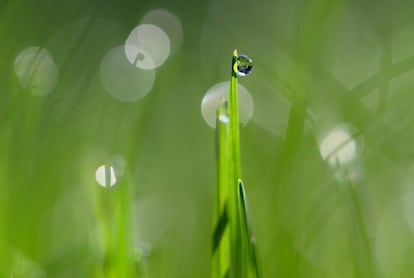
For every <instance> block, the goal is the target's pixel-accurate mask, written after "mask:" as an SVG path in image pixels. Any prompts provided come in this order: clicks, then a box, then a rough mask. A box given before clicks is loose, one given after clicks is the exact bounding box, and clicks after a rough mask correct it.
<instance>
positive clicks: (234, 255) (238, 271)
mask: <svg viewBox="0 0 414 278" xmlns="http://www.w3.org/2000/svg"><path fill="white" fill-rule="evenodd" d="M238 58H239V56H238V54H237V50H234V52H233V57H232V74H231V81H230V90H229V96H228V101H227V102H226V101H225V100H224V99H220V100H219V104H218V107H217V124H216V136H217V138H216V140H217V199H216V207H215V209H216V213H215V215H214V218H215V220H214V234H213V266H212V277H214V278H222V277H232V278H243V277H248V278H250V277H259V275H258V268H257V260H256V255H255V246H254V244H252V242H251V240H250V238H252V237H251V236H252V233H251V229H250V228H249V225H250V224H249V222H248V218H247V212H246V209H247V208H246V202H245V193H244V188H243V185H242V183H241V167H240V138H239V112H238V99H237V97H238V92H237V76H238V73H237V70H238V68H237V67H238ZM240 185H241V186H240ZM240 188H241V189H240Z"/></svg>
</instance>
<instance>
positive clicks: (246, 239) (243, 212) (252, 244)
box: [238, 179, 260, 278]
mask: <svg viewBox="0 0 414 278" xmlns="http://www.w3.org/2000/svg"><path fill="white" fill-rule="evenodd" d="M238 184H239V186H238V189H239V212H240V223H241V228H242V230H241V233H242V240H243V258H244V259H245V265H246V267H245V268H246V273H247V277H252V278H253V277H254V278H257V277H260V275H259V264H258V259H257V254H256V237H255V235H254V233H253V228H252V224H251V222H250V216H249V208H248V203H247V198H246V192H245V190H244V186H243V182H242V180H240V179H239V183H238Z"/></svg>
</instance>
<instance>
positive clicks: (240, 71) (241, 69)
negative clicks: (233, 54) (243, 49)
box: [236, 55, 253, 76]
mask: <svg viewBox="0 0 414 278" xmlns="http://www.w3.org/2000/svg"><path fill="white" fill-rule="evenodd" d="M252 69H253V61H252V59H250V58H249V57H248V56H247V55H238V56H237V58H236V73H237V75H238V76H246V75H249V74H250V73H251V72H252Z"/></svg>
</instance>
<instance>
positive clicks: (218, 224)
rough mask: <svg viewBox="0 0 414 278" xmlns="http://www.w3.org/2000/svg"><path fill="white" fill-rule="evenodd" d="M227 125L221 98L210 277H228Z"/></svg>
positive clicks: (217, 128) (217, 125)
mask: <svg viewBox="0 0 414 278" xmlns="http://www.w3.org/2000/svg"><path fill="white" fill-rule="evenodd" d="M228 138H229V124H228V114H227V101H226V100H225V99H224V98H222V99H220V100H219V104H218V107H217V122H216V145H217V146H216V147H217V192H216V207H215V210H216V212H215V215H214V218H215V220H214V233H213V251H212V252H213V254H212V255H213V265H212V277H215V278H216V277H217V278H219V277H220V278H221V277H228V275H229V271H230V224H229V216H228V199H229V190H230V188H229V185H230V183H229V166H230V165H229V161H230V159H229V152H228V150H229V149H228Z"/></svg>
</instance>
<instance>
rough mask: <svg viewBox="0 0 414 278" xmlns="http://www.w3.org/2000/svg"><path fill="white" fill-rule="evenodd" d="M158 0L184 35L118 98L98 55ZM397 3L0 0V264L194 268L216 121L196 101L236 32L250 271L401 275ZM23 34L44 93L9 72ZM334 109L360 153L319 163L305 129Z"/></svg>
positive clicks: (403, 114) (21, 269) (406, 119)
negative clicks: (45, 61) (138, 89)
mask: <svg viewBox="0 0 414 278" xmlns="http://www.w3.org/2000/svg"><path fill="white" fill-rule="evenodd" d="M160 8H161V9H167V10H168V11H170V12H171V13H173V14H174V15H175V16H177V18H178V19H179V20H180V22H181V24H182V28H183V44H182V47H181V48H180V49H179V51H178V52H177V53H176V54H175V55H173V56H171V57H169V58H168V60H167V61H166V62H165V64H163V65H162V66H161V67H159V68H157V69H156V77H155V83H154V87H153V88H152V90H151V91H150V93H149V94H148V95H147V96H145V97H144V98H142V99H141V100H138V101H136V102H121V101H118V100H116V99H115V98H113V97H112V96H110V95H109V94H108V93H107V92H106V91H105V89H104V88H103V87H102V85H101V83H100V79H99V66H100V63H101V61H102V59H103V57H104V56H105V54H106V53H107V52H108V51H109V50H110V49H112V48H114V47H116V46H119V45H122V44H124V43H125V40H126V38H127V37H128V35H129V33H130V32H131V30H132V29H133V28H134V27H135V26H137V25H138V24H139V22H140V20H141V18H142V17H143V16H144V15H145V14H146V13H147V12H149V11H151V10H152V9H160ZM413 11H414V4H412V3H411V2H409V1H345V0H343V1H328V0H313V1H271V0H267V1H245V0H239V1H233V0H220V1H219V0H216V1H214V0H212V1H184V0H178V1H162V0H160V1H109V0H108V1H80V0H75V1H46V0H39V1H20V0H18V1H5V0H2V1H0V276H1V277H131V276H134V275H137V276H139V277H177V278H185V277H189V278H190V277H191V278H193V277H197V278H198V277H209V275H210V264H211V262H210V251H211V236H212V235H211V233H212V216H213V208H214V200H215V197H214V196H215V195H214V193H215V182H216V174H215V171H216V170H215V134H214V129H212V128H210V127H209V126H208V125H207V124H205V122H204V120H203V118H202V116H201V110H200V106H201V100H202V98H203V96H204V94H205V93H206V91H207V90H208V89H209V88H210V87H212V86H213V85H215V84H216V83H219V82H222V81H226V80H229V79H230V62H231V54H232V51H233V49H235V48H237V49H238V50H239V53H244V54H247V55H249V56H250V57H251V58H252V59H253V61H254V70H253V73H252V74H251V75H250V76H248V77H244V78H239V79H240V80H239V82H240V83H241V84H243V85H244V86H245V87H246V88H247V89H248V90H249V92H250V93H251V94H252V96H253V99H254V106H255V108H254V116H253V119H252V120H251V121H250V122H249V123H248V124H247V125H246V126H245V127H243V128H242V129H241V158H242V170H243V176H244V183H245V187H246V191H247V196H248V199H249V203H250V212H251V218H252V222H253V225H254V229H255V233H256V237H257V245H258V250H259V257H260V261H261V268H262V272H263V277H269V278H270V277H272V278H273V277H284V278H286V277H289V278H293V277H318V278H319V277H413V275H414V264H413V263H412V262H413V261H414V237H413V232H414V214H413V213H414V205H412V203H413V202H414V188H413V178H414V160H413V158H414V156H413V155H414V147H413V146H414V145H413V139H414V126H413V119H414V114H413V113H412V108H411V107H412V105H413V104H414V97H413V94H412V88H413V87H414V72H413V70H412V69H414V20H413ZM78 20H82V21H81V22H82V24H83V25H82V24H81V25H80V27H79V28H77V29H76V28H75V29H74V30H68V29H67V27H68V26H71V24H73V22H77V21H78ZM31 46H40V47H42V48H45V49H47V50H48V51H49V52H50V54H51V55H52V56H53V58H54V61H55V63H56V65H57V67H58V70H59V79H58V83H57V87H56V88H55V89H54V90H53V92H51V93H50V94H48V95H47V96H35V95H32V94H31V93H30V90H28V89H27V88H23V87H22V86H21V84H20V83H19V79H18V77H17V76H16V73H15V69H14V63H15V59H16V57H17V55H18V54H19V53H20V52H21V51H22V50H24V49H26V48H27V47H31ZM343 123H346V124H348V125H349V126H352V129H353V130H355V131H356V132H355V133H354V134H352V136H353V137H352V138H353V139H352V140H353V142H354V143H355V144H357V146H358V154H357V157H355V158H354V159H353V160H352V161H351V162H350V163H337V164H336V165H334V166H331V165H330V164H329V163H328V161H325V160H324V159H323V157H322V156H321V154H320V143H321V141H323V140H322V139H323V138H324V134H327V133H329V131H330V130H332V128H334V127H335V126H337V125H338V124H343ZM345 145H346V144H345ZM342 147H343V146H342ZM337 148H338V149H341V146H337ZM335 151H338V150H335ZM335 151H334V153H333V154H332V155H333V156H335ZM338 152H339V151H338ZM119 158H122V163H121V164H123V167H122V168H123V171H122V173H120V174H119V176H118V177H117V183H116V185H115V186H113V187H106V188H104V187H101V186H99V185H98V184H97V182H96V180H95V172H96V169H97V168H98V167H99V166H100V165H103V164H105V165H109V164H111V163H112V162H113V161H114V160H117V159H118V160H119ZM337 162H338V161H337ZM343 164H346V165H343ZM148 246H149V247H148ZM139 248H141V252H142V250H147V249H149V250H147V251H148V252H149V254H146V255H147V256H145V258H142V256H141V257H140V256H138V253H139V252H138V253H137V250H139ZM134 250H135V251H134ZM134 261H138V263H134Z"/></svg>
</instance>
